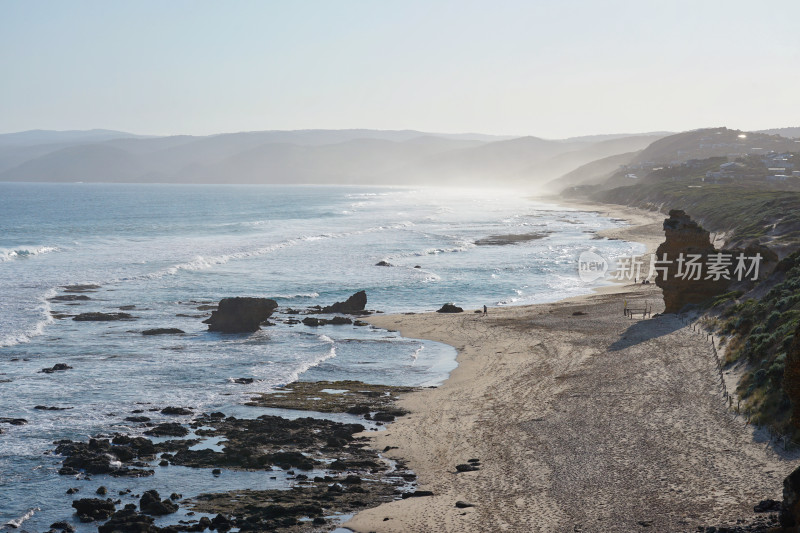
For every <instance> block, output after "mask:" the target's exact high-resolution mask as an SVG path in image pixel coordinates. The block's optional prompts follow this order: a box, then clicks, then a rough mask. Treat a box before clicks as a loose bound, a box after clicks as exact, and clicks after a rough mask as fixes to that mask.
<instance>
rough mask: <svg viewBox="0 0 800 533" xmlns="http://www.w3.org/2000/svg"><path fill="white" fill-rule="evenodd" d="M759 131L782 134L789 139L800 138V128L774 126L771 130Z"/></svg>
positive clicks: (768, 133) (761, 131)
mask: <svg viewBox="0 0 800 533" xmlns="http://www.w3.org/2000/svg"><path fill="white" fill-rule="evenodd" d="M758 133H766V134H767V135H780V136H781V137H787V138H789V139H800V128H774V129H771V130H760V131H759V132H758Z"/></svg>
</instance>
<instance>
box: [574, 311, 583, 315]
mask: <svg viewBox="0 0 800 533" xmlns="http://www.w3.org/2000/svg"><path fill="white" fill-rule="evenodd" d="M585 314H586V313H584V312H583V311H575V312H574V313H572V316H584V315H585Z"/></svg>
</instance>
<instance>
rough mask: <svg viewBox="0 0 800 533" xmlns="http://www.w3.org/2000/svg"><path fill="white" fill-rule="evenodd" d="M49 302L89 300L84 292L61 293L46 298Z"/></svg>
mask: <svg viewBox="0 0 800 533" xmlns="http://www.w3.org/2000/svg"><path fill="white" fill-rule="evenodd" d="M48 300H50V301H51V302H79V301H85V300H91V298H89V297H88V296H86V295H85V294H62V295H60V296H53V297H52V298H48Z"/></svg>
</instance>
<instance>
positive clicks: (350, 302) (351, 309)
mask: <svg viewBox="0 0 800 533" xmlns="http://www.w3.org/2000/svg"><path fill="white" fill-rule="evenodd" d="M366 307H367V293H366V291H358V292H357V293H355V294H353V295H352V296H351V297H350V298H348V299H347V300H346V301H344V302H336V303H335V304H333V305H329V306H327V307H323V308H322V312H323V313H331V314H332V313H342V314H346V315H348V314H358V313H359V312H360V311H363V310H364V309H365V308H366Z"/></svg>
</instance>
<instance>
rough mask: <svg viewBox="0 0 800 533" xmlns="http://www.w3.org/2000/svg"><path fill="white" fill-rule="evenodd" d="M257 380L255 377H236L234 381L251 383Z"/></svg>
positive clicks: (241, 383)
mask: <svg viewBox="0 0 800 533" xmlns="http://www.w3.org/2000/svg"><path fill="white" fill-rule="evenodd" d="M253 381H255V380H254V379H253V378H234V379H233V382H234V383H238V384H240V385H250V384H251V383H253Z"/></svg>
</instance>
